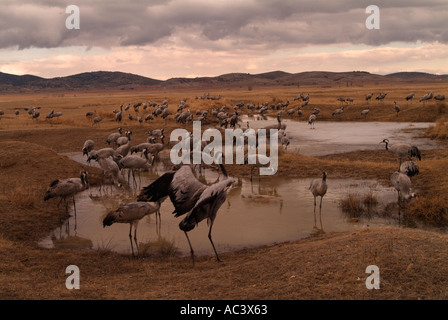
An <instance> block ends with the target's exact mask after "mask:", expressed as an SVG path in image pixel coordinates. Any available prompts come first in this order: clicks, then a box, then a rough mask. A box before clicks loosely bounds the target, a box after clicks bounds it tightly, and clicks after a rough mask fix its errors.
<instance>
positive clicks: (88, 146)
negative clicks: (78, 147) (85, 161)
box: [82, 139, 95, 156]
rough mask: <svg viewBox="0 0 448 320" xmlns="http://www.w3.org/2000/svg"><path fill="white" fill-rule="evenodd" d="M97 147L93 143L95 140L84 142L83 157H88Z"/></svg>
mask: <svg viewBox="0 0 448 320" xmlns="http://www.w3.org/2000/svg"><path fill="white" fill-rule="evenodd" d="M94 147H95V142H93V140H90V139H89V140H86V141H85V142H84V146H83V147H82V155H83V156H84V155H86V156H88V154H89V152H90V151H92V150H93V148H94Z"/></svg>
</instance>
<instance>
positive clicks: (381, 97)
mask: <svg viewBox="0 0 448 320" xmlns="http://www.w3.org/2000/svg"><path fill="white" fill-rule="evenodd" d="M386 96H387V93H382V92H380V94H379V95H377V96H376V98H375V99H376V100H378V101H383V100H384V99H385V98H386Z"/></svg>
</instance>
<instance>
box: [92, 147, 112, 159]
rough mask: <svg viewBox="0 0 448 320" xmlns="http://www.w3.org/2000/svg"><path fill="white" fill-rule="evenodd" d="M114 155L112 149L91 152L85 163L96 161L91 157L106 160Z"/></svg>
mask: <svg viewBox="0 0 448 320" xmlns="http://www.w3.org/2000/svg"><path fill="white" fill-rule="evenodd" d="M114 153H115V150H114V149H112V148H102V149H99V150H91V151H90V153H89V157H88V158H87V162H90V160H92V159H93V160H96V159H94V158H93V156H98V158H103V159H105V158H108V157H112V156H113V155H114Z"/></svg>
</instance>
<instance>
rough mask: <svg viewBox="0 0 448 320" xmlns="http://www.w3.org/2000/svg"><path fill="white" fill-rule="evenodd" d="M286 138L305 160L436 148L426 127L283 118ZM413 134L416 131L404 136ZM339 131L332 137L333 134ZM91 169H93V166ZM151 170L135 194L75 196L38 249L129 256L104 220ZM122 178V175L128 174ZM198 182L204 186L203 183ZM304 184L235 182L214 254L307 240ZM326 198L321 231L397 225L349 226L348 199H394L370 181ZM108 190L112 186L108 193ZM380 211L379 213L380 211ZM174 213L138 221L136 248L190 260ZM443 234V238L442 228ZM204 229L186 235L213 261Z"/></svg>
mask: <svg viewBox="0 0 448 320" xmlns="http://www.w3.org/2000/svg"><path fill="white" fill-rule="evenodd" d="M243 121H244V122H243V123H245V122H246V121H249V123H250V126H251V127H253V128H255V129H256V128H262V127H264V126H266V125H269V124H273V123H275V122H276V120H275V119H268V120H257V119H255V118H245V119H244V120H243ZM285 123H286V124H287V130H286V132H287V134H288V135H289V137H290V142H291V144H290V146H289V147H288V150H294V149H295V150H296V151H297V150H299V152H300V153H302V154H306V155H325V154H331V153H338V152H347V151H355V150H365V149H378V150H383V149H384V146H382V145H379V142H380V141H381V140H382V139H384V138H390V140H391V141H393V142H401V141H406V142H409V141H411V140H412V143H413V144H415V145H417V146H419V148H421V149H423V150H424V149H428V148H434V147H437V144H436V143H435V142H433V141H431V140H429V139H422V138H418V137H416V135H417V134H418V132H416V130H417V131H418V130H423V129H425V128H427V127H428V126H430V125H432V123H401V122H400V123H390V122H387V123H384V122H365V123H364V122H347V123H344V122H317V123H316V129H315V130H311V129H310V127H309V126H308V124H307V122H306V121H301V122H298V121H291V120H289V121H288V120H285ZM409 129H416V130H409ZM336 133H337V134H336ZM66 155H67V156H69V157H70V158H71V159H73V160H75V161H79V162H81V163H86V161H85V157H83V156H82V155H81V153H79V152H76V153H70V154H66ZM90 164H91V165H93V166H98V164H97V163H95V162H91V163H90ZM155 170H157V174H155V173H153V172H142V173H141V185H140V186H139V187H138V188H135V189H117V188H115V187H113V188H112V192H111V191H108V193H103V194H99V191H98V189H97V188H95V187H93V188H91V189H89V190H86V191H84V192H83V193H81V194H78V195H77V197H76V199H77V200H76V207H77V216H76V221H75V217H74V216H73V212H71V215H72V217H71V218H70V219H68V221H67V224H64V225H63V226H61V228H58V229H56V230H54V231H53V232H52V233H51V234H50V235H49V236H48V237H46V238H45V239H42V241H40V243H39V244H40V245H41V246H43V247H47V248H51V247H54V246H58V247H61V246H64V247H82V248H93V249H109V250H113V251H117V252H121V253H129V254H130V253H131V249H130V243H129V236H128V235H129V225H128V224H113V225H112V226H110V227H106V228H103V226H102V219H103V217H104V216H105V215H106V214H107V212H109V211H110V210H114V209H116V208H118V207H119V206H120V205H121V204H124V203H127V202H132V201H135V199H136V195H137V193H138V192H139V190H140V188H141V187H143V186H146V185H148V184H149V183H151V182H152V181H154V180H155V179H157V177H158V175H161V174H162V173H163V171H164V168H163V166H158V167H156V168H155ZM126 176H127V174H126ZM205 177H206V178H205V179H204V178H203V179H204V180H205V181H207V182H208V183H213V182H215V181H216V179H217V177H218V173H217V172H216V171H214V170H206V171H205ZM202 182H204V181H202ZM309 183H310V179H289V178H276V177H269V178H266V177H262V178H261V180H260V181H259V180H258V178H257V177H255V178H254V181H253V183H251V182H250V181H249V179H238V183H236V184H235V185H234V187H233V188H232V189H231V191H230V192H229V195H228V197H227V201H226V202H225V203H224V204H223V205H222V206H221V209H220V210H219V212H218V215H217V218H216V220H215V223H214V225H213V232H212V235H213V241H214V243H215V245H216V247H217V250H218V252H225V251H231V250H236V249H242V248H246V247H254V246H260V245H268V244H274V243H280V242H285V241H295V240H298V239H301V238H304V237H308V236H310V235H313V234H314V233H316V231H318V229H320V228H321V226H320V222H319V216H318V215H317V217H316V218H317V225H316V224H315V219H314V214H313V196H312V194H311V192H310V191H309V190H308V187H309ZM328 185H329V188H328V193H327V195H326V196H325V197H324V200H323V207H322V228H323V230H324V231H325V232H333V231H349V230H356V229H359V228H362V227H364V226H366V225H369V226H374V227H379V226H387V225H397V220H396V218H394V219H383V218H373V219H371V220H369V219H366V218H362V219H360V220H358V221H357V222H351V221H349V220H348V219H347V218H346V217H345V216H344V214H343V213H342V210H341V208H340V206H339V204H340V200H341V199H343V198H344V197H346V196H347V195H348V194H349V193H355V194H359V195H361V196H362V195H366V194H372V195H374V196H375V197H376V198H377V200H378V203H379V206H386V205H387V204H390V203H393V202H395V201H396V197H397V195H396V191H395V190H394V189H393V188H390V187H385V186H382V185H380V184H379V183H378V182H377V181H375V180H333V179H328ZM107 189H108V190H110V188H109V187H108V188H107ZM378 210H379V211H381V210H382V209H381V207H380V208H378ZM173 211H174V207H173V205H172V204H171V202H170V201H169V199H167V200H165V202H164V203H163V204H162V207H161V217H162V223H161V225H160V228H158V226H156V221H155V216H154V215H151V216H149V217H145V218H144V219H142V220H141V221H140V223H139V226H138V232H137V235H138V240H139V243H148V242H151V243H153V242H160V241H161V242H164V243H172V244H174V246H175V247H177V248H178V250H179V252H180V253H181V254H183V255H188V254H189V246H188V242H187V239H186V237H185V235H184V233H183V232H182V231H181V230H179V227H178V225H179V222H180V221H181V219H182V217H179V218H175V217H174V216H173V215H172V214H171V213H172V212H173ZM442 232H446V230H443V231H442ZM207 235H208V226H207V223H206V222H205V221H202V222H201V223H200V224H199V225H198V226H197V227H196V228H195V229H193V230H192V231H190V232H189V237H190V241H191V243H192V246H193V248H194V250H195V253H196V254H197V255H203V254H207V255H213V254H214V253H213V249H212V246H211V244H210V242H209V240H208V237H207Z"/></svg>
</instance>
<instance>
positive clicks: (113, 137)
mask: <svg viewBox="0 0 448 320" xmlns="http://www.w3.org/2000/svg"><path fill="white" fill-rule="evenodd" d="M122 134H123V131H122V129H121V128H118V132H114V133H111V134H110V135H109V136H108V137H107V139H106V143H107V144H108V145H110V144H111V143H112V144H117V140H118V138H120V137H121V136H122Z"/></svg>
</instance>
